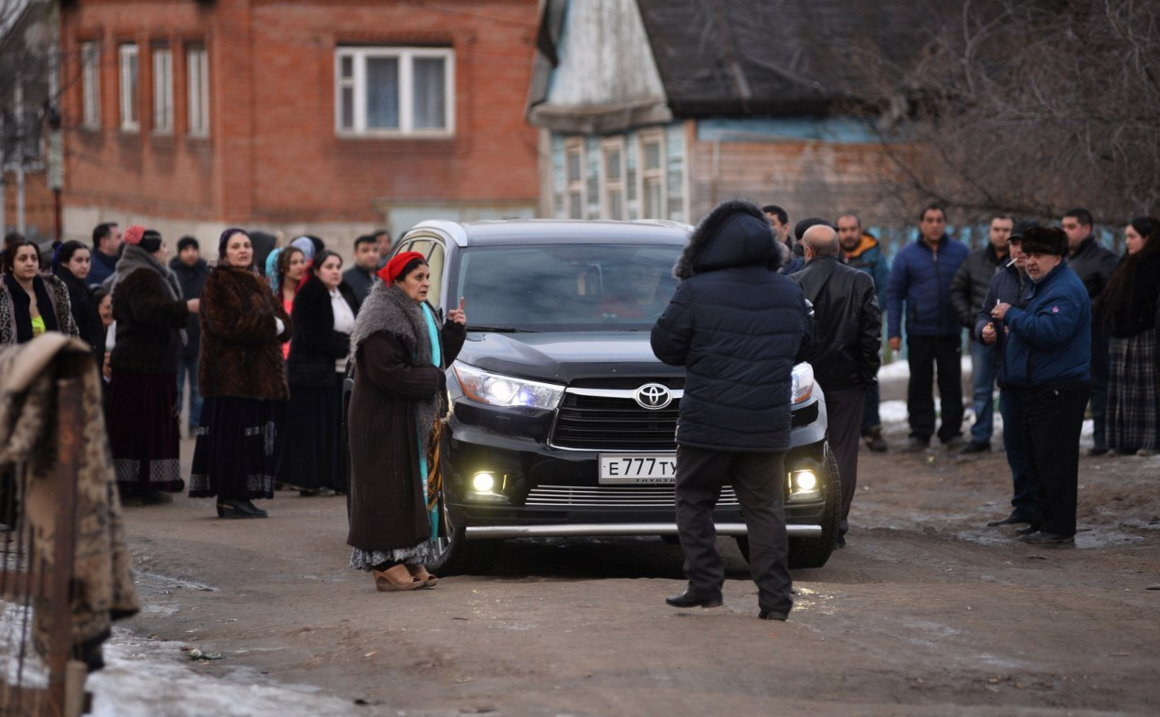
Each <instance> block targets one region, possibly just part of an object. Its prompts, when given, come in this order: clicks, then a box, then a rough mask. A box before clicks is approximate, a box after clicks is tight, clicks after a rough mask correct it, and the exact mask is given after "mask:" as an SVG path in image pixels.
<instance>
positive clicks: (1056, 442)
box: [1017, 387, 1091, 536]
mask: <svg viewBox="0 0 1160 717" xmlns="http://www.w3.org/2000/svg"><path fill="white" fill-rule="evenodd" d="M1017 392H1018V398H1019V406H1020V408H1021V409H1022V415H1021V417H1020V420H1019V441H1020V442H1021V443H1022V445H1023V446H1024V447H1025V449H1026V450H1027V459H1028V463H1029V464H1030V468H1031V474H1032V475H1033V476H1035V480H1036V482H1037V483H1038V488H1039V518H1040V521H1039V529H1040V530H1042V531H1043V532H1045V533H1054V534H1056V535H1064V536H1072V535H1075V508H1076V492H1077V484H1078V482H1079V434H1080V431H1081V429H1082V428H1083V412H1084V408H1085V407H1086V406H1087V402H1088V398H1089V397H1090V396H1091V390H1090V389H1089V388H1086V387H1085V388H1080V389H1067V390H1065V389H1054V388H1039V389H1036V388H1030V389H1017Z"/></svg>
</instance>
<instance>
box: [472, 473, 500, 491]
mask: <svg viewBox="0 0 1160 717" xmlns="http://www.w3.org/2000/svg"><path fill="white" fill-rule="evenodd" d="M471 487H472V489H474V490H475V492H476V493H490V492H491V491H492V489H494V488H495V476H494V475H492V474H491V473H486V472H483V471H480V472H479V473H476V474H475V475H474V476H472V477H471Z"/></svg>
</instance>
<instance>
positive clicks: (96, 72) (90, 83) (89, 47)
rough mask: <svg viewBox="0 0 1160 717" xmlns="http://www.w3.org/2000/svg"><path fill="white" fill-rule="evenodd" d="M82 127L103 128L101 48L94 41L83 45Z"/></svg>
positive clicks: (88, 41)
mask: <svg viewBox="0 0 1160 717" xmlns="http://www.w3.org/2000/svg"><path fill="white" fill-rule="evenodd" d="M81 97H82V100H81V107H82V110H81V125H82V126H83V127H86V128H88V129H98V128H99V127H100V126H101V48H100V45H98V44H97V42H96V41H94V40H87V41H85V42H82V43H81Z"/></svg>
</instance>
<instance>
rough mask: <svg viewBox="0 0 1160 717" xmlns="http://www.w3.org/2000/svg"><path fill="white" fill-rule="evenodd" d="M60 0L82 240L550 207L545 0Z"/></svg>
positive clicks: (73, 186) (69, 195)
mask: <svg viewBox="0 0 1160 717" xmlns="http://www.w3.org/2000/svg"><path fill="white" fill-rule="evenodd" d="M61 4H62V10H61V16H60V18H61V46H62V50H63V57H64V60H63V63H62V71H61V76H62V83H61V88H62V93H63V95H62V100H61V108H62V114H63V118H64V124H65V128H66V132H65V137H66V140H65V174H64V176H65V189H64V206H65V211H64V230H65V235H66V236H67V237H71V238H80V237H83V236H87V235H88V234H89V232H90V231H91V228H92V227H93V226H94V225H95V224H97V223H98V222H101V221H118V222H120V223H121V224H122V226H124V225H125V224H127V223H144V224H148V225H150V226H154V227H156V228H157V229H159V230H161V231H162V233H163V234H165V235H166V236H167V237H172V238H173V239H176V237H177V236H180V235H181V234H194V235H196V236H198V237H199V238H201V239H202V241H203V251H204V243H205V242H206V241H207V240H214V239H216V236H217V233H218V232H219V231H220V230H221V229H222V228H224V227H225V226H228V225H240V226H245V227H251V228H255V229H263V230H267V231H282V232H284V233H285V234H287V235H293V234H300V233H313V234H317V235H319V236H322V237H323V238H324V239H326V240H327V241H328V243H329V242H333V243H334V245H335V246H336V247H349V246H350V242H351V241H352V240H353V238H354V237H355V236H356V235H358V234H360V233H363V232H365V231H367V230H369V229H371V228H372V227H378V226H387V227H389V228H391V229H392V230H394V231H395V232H396V233H397V232H399V231H401V230H403V229H406V228H407V227H409V226H411V225H412V224H414V223H415V222H416V221H418V220H421V219H424V218H428V217H445V218H452V219H473V218H489V217H501V216H531V215H532V214H533V213H534V212H535V207H536V197H537V191H538V183H537V182H538V180H537V159H536V133H535V130H534V129H533V128H531V127H530V126H529V125H528V124H527V122H526V121H525V119H524V102H525V100H526V95H527V89H528V83H529V77H530V71H531V63H532V53H533V46H534V41H535V33H536V25H537V14H536V1H535V0H475V1H472V0H443V1H441V2H407V1H404V0H344V1H343V2H327V1H325V0H72V1H71V2H62V3H61Z"/></svg>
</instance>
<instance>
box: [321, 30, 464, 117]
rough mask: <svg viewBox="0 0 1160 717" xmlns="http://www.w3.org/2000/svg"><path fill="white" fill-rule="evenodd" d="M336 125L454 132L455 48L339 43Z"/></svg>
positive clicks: (336, 76)
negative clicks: (340, 45)
mask: <svg viewBox="0 0 1160 717" xmlns="http://www.w3.org/2000/svg"><path fill="white" fill-rule="evenodd" d="M334 64H335V129H336V131H337V133H338V134H339V135H341V136H371V137H425V136H426V137H447V136H451V135H452V134H454V132H455V126H454V124H455V120H454V118H455V53H454V51H453V50H451V49H444V48H430V47H340V48H338V49H337V50H336V52H335V63H334Z"/></svg>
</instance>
